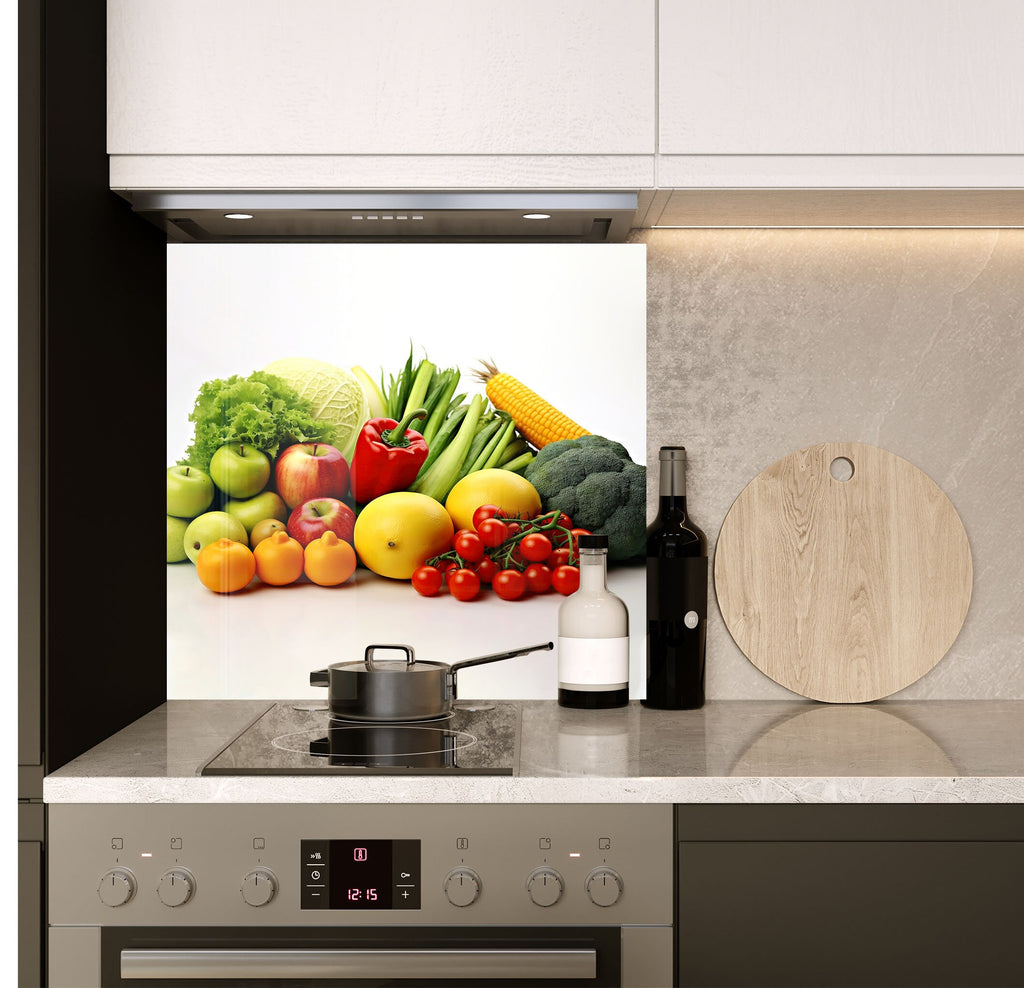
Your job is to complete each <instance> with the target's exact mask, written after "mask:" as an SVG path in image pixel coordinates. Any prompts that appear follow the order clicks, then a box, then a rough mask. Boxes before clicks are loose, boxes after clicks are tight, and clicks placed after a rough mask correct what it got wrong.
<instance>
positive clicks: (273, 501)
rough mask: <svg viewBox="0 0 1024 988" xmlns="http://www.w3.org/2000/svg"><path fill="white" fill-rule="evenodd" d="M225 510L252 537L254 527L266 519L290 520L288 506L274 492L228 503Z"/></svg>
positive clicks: (265, 492) (266, 492)
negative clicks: (243, 526)
mask: <svg viewBox="0 0 1024 988" xmlns="http://www.w3.org/2000/svg"><path fill="white" fill-rule="evenodd" d="M224 510H225V511H226V512H227V513H228V514H229V515H234V516H235V517H236V518H237V519H238V520H239V521H240V522H241V523H242V524H243V525H245V531H246V534H247V535H252V530H253V526H254V525H255V524H256V523H257V522H259V521H263V519H264V518H276V519H277V520H278V521H287V520H288V505H286V504H285V503H284V501H282V500H281V495H280V494H275V493H274V492H273V491H264V492H263V493H262V494H257V495H256V496H255V497H250V498H248V499H247V500H245V501H227V502H226V503H225V505H224Z"/></svg>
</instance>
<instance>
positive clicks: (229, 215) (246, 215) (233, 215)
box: [224, 213, 252, 220]
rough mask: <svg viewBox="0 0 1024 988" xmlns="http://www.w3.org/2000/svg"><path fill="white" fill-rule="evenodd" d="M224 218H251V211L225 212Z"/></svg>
mask: <svg viewBox="0 0 1024 988" xmlns="http://www.w3.org/2000/svg"><path fill="white" fill-rule="evenodd" d="M224 219H226V220H251V219H252V213H225V214H224Z"/></svg>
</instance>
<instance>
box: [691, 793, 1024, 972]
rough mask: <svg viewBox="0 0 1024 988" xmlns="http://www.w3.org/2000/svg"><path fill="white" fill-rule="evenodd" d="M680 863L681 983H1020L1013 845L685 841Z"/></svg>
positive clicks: (1022, 872)
mask: <svg viewBox="0 0 1024 988" xmlns="http://www.w3.org/2000/svg"><path fill="white" fill-rule="evenodd" d="M801 809H808V808H807V807H801ZM678 869H679V870H678V878H679V895H678V901H679V905H678V915H677V917H676V930H677V936H678V957H677V970H678V984H680V985H683V986H687V985H691V986H698V985H699V986H703V988H717V986H726V985H728V986H750V988H753V986H758V988H772V986H780V988H781V986H785V988H805V986H806V988H833V986H835V988H838V986H851V988H852V986H857V988H868V986H887V988H914V986H922V988H923V986H929V988H944V986H945V988H968V986H970V988H982V986H1000V988H1011V986H1021V985H1024V968H1022V966H1021V963H1020V952H1019V947H1018V946H1017V941H1018V938H1019V934H1020V912H1019V909H1020V906H1019V903H1020V889H1021V887H1022V884H1024V843H1022V842H1013V841H828V840H824V841H806V840H801V841H721V842H715V841H693V842H689V841H687V842H683V843H681V844H680V845H679V860H678Z"/></svg>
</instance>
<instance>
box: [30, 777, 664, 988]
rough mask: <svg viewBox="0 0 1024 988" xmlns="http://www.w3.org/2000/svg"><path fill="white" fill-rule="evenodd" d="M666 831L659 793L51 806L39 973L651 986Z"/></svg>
mask: <svg viewBox="0 0 1024 988" xmlns="http://www.w3.org/2000/svg"><path fill="white" fill-rule="evenodd" d="M552 782H553V783H554V780H552ZM268 785H269V783H268ZM672 841H673V821H672V807H671V806H661V805H633V804H607V805H606V804H600V805H593V804H579V805H565V804H530V805H521V804H515V805H508V804H501V805H498V804H469V805H459V804H422V805H419V804H415V805H411V804H389V805H375V804H359V805H338V804H295V803H288V804H283V803H282V804H274V803H267V804H262V805H251V804H240V803H208V804H187V805H186V804H167V803H160V804H130V805H124V804H117V805H115V804H90V805H75V804H55V805H54V806H52V807H51V816H50V846H51V867H50V937H49V951H50V968H49V970H50V984H51V985H53V986H60V985H74V986H75V988H91V986H94V985H103V986H107V985H129V984H130V985H154V986H155V985H176V984H192V985H195V984H210V985H225V986H227V985H281V986H295V985H352V986H357V985H359V986H371V985H405V986H411V985H426V984H430V985H443V984H466V985H490V984H495V985H507V986H511V985H534V986H536V985H593V986H612V985H622V986H636V988H640V986H643V988H658V986H668V985H671V984H672V964H673V939H672V874H673V872H672V849H673V844H672Z"/></svg>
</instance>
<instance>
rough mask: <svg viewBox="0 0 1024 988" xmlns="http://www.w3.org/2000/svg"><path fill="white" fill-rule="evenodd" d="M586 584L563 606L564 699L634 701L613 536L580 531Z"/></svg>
mask: <svg viewBox="0 0 1024 988" xmlns="http://www.w3.org/2000/svg"><path fill="white" fill-rule="evenodd" d="M578 548H579V557H580V587H579V589H578V590H577V591H576V592H575V593H573V594H570V595H569V596H568V597H566V598H565V600H563V601H562V604H561V606H560V607H559V608H558V703H559V705H560V706H563V707H583V708H586V709H591V710H593V709H597V708H603V707H624V706H626V704H627V703H629V611H628V610H627V609H626V605H625V604H624V603H623V601H622V599H621V598H619V597H616V596H615V594H613V593H612V592H611V591H610V590H609V589H608V537H607V536H606V535H581V536H579V544H578Z"/></svg>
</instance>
